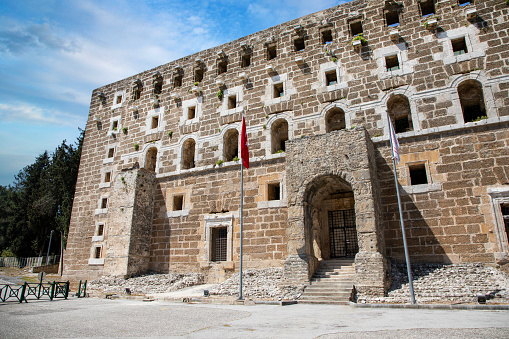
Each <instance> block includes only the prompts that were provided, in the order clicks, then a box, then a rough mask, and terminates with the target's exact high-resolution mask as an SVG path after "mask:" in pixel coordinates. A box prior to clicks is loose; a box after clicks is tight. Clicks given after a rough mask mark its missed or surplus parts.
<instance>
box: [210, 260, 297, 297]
mask: <svg viewBox="0 0 509 339" xmlns="http://www.w3.org/2000/svg"><path fill="white" fill-rule="evenodd" d="M282 279H283V268H279V267H272V268H267V269H249V270H245V271H244V272H243V274H242V294H243V296H244V297H248V298H256V299H276V300H295V299H297V298H298V297H300V295H301V294H302V292H303V291H304V286H294V285H284V286H283V285H282ZM210 294H212V295H226V296H235V295H238V294H239V273H235V274H233V275H232V276H231V277H230V278H229V279H228V280H226V281H224V282H222V283H220V284H218V285H216V287H215V288H212V289H210Z"/></svg>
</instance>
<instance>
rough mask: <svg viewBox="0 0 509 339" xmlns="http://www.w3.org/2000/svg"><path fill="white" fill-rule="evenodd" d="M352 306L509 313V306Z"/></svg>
mask: <svg viewBox="0 0 509 339" xmlns="http://www.w3.org/2000/svg"><path fill="white" fill-rule="evenodd" d="M350 306H352V307H358V308H407V309H423V310H484V311H509V305H458V304H453V305H443V304H438V305H437V304H414V305H412V304H357V303H354V302H350Z"/></svg>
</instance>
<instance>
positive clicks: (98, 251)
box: [94, 247, 101, 259]
mask: <svg viewBox="0 0 509 339" xmlns="http://www.w3.org/2000/svg"><path fill="white" fill-rule="evenodd" d="M94 259H101V248H100V247H95V248H94Z"/></svg>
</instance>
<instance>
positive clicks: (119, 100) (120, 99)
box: [115, 95, 122, 105]
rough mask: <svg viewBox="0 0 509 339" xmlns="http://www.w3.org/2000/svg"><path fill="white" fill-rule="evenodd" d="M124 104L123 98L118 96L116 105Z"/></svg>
mask: <svg viewBox="0 0 509 339" xmlns="http://www.w3.org/2000/svg"><path fill="white" fill-rule="evenodd" d="M121 103H122V96H121V95H118V96H117V97H116V98H115V104H117V105H118V104H121Z"/></svg>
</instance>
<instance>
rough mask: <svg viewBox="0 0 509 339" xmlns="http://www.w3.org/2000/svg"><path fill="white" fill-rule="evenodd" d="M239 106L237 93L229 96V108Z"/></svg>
mask: <svg viewBox="0 0 509 339" xmlns="http://www.w3.org/2000/svg"><path fill="white" fill-rule="evenodd" d="M236 107H237V95H235V94H234V95H230V96H229V97H228V109H233V108H236Z"/></svg>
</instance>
